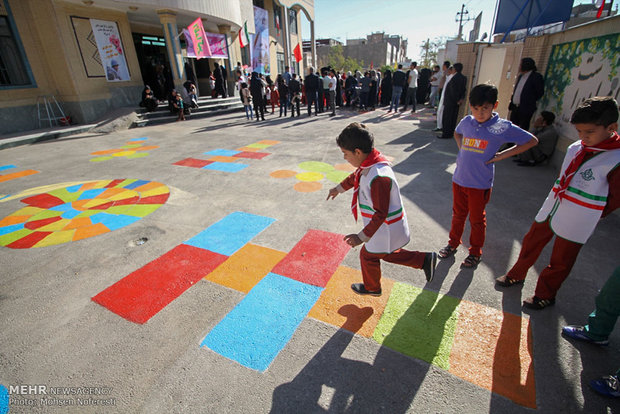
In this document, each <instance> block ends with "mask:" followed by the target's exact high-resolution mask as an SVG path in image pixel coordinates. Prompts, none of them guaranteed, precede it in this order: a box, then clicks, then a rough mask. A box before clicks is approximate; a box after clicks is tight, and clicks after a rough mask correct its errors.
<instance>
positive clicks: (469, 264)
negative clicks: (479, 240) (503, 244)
mask: <svg viewBox="0 0 620 414" xmlns="http://www.w3.org/2000/svg"><path fill="white" fill-rule="evenodd" d="M481 261H482V256H474V255H473V254H470V255H469V256H467V257H466V258H465V260H463V263H461V267H462V268H464V269H475V268H476V267H478V264H479V263H480V262H481Z"/></svg>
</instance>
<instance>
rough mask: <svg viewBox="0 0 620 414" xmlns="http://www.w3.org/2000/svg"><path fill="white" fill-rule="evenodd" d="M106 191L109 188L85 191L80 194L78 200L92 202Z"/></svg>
mask: <svg viewBox="0 0 620 414" xmlns="http://www.w3.org/2000/svg"><path fill="white" fill-rule="evenodd" d="M106 190H107V188H95V189H92V190H84V192H83V193H82V194H80V196H79V197H78V200H91V199H93V198H95V197H97V196H98V195H99V194H101V193H103V192H104V191H106Z"/></svg>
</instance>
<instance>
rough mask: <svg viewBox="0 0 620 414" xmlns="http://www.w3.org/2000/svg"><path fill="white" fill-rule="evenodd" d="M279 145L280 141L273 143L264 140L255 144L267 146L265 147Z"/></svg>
mask: <svg viewBox="0 0 620 414" xmlns="http://www.w3.org/2000/svg"><path fill="white" fill-rule="evenodd" d="M279 143H280V141H272V140H270V139H264V140H262V141H258V142H255V144H265V145H276V144H279Z"/></svg>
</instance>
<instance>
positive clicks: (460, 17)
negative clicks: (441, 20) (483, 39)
mask: <svg viewBox="0 0 620 414" xmlns="http://www.w3.org/2000/svg"><path fill="white" fill-rule="evenodd" d="M465 16H469V12H468V11H467V10H465V5H464V4H463V5H461V11H460V12H458V13H456V20H455V21H457V22H459V35H458V36H457V39H459V40H463V21H465V23H467V22H468V21H470V20H474V19H472V18H470V17H465ZM464 17H465V18H464Z"/></svg>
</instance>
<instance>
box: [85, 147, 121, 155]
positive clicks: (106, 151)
mask: <svg viewBox="0 0 620 414" xmlns="http://www.w3.org/2000/svg"><path fill="white" fill-rule="evenodd" d="M121 151H123V150H122V149H121V148H114V149H109V150H102V151H95V152H91V153H90V155H107V154H114V153H115V152H121Z"/></svg>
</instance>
